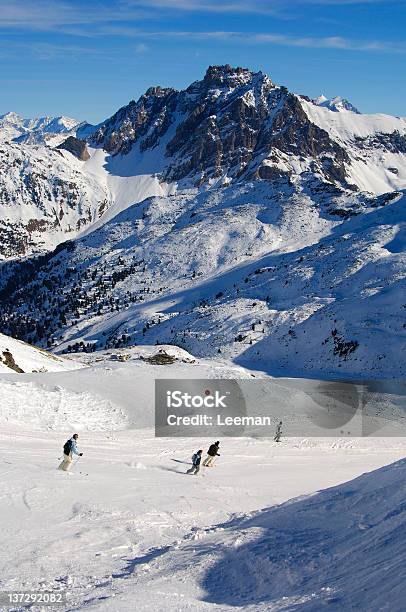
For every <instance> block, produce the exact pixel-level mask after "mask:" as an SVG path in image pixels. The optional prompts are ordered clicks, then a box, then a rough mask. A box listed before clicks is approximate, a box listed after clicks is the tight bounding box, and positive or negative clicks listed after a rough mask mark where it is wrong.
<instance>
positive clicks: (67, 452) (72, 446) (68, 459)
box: [58, 433, 83, 472]
mask: <svg viewBox="0 0 406 612" xmlns="http://www.w3.org/2000/svg"><path fill="white" fill-rule="evenodd" d="M78 438H79V436H78V434H76V433H75V434H73V436H72V437H71V438H70V439H69V440H67V441H66V442H65V444H64V445H63V461H62V462H61V464H60V465H59V467H58V470H63V471H64V472H69V470H70V467H71V465H72V456H73V455H78V457H82V456H83V453H79V451H78V448H77V446H76V442H77V439H78Z"/></svg>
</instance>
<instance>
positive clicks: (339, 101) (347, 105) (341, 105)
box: [313, 94, 361, 115]
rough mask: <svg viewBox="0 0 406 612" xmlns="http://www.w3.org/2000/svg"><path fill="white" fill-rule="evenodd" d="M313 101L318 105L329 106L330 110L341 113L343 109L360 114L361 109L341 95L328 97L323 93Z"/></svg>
mask: <svg viewBox="0 0 406 612" xmlns="http://www.w3.org/2000/svg"><path fill="white" fill-rule="evenodd" d="M313 102H314V103H315V104H316V105H317V106H324V107H325V108H329V109H330V110H332V111H334V112H336V113H340V112H342V111H351V112H352V113H356V114H357V115H360V114H361V113H360V111H359V110H358V109H357V108H356V107H355V106H354V105H353V104H351V102H349V101H348V100H346V99H345V98H342V97H341V96H336V97H335V98H330V99H328V98H326V96H324V95H323V94H322V95H321V96H318V97H317V98H315V99H314V100H313Z"/></svg>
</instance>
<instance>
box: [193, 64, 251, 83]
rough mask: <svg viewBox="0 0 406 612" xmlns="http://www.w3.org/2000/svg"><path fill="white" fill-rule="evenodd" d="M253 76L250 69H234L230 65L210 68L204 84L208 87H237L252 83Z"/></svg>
mask: <svg viewBox="0 0 406 612" xmlns="http://www.w3.org/2000/svg"><path fill="white" fill-rule="evenodd" d="M253 74H254V73H253V72H251V70H249V69H248V68H241V67H237V68H233V67H232V66H230V64H225V65H224V66H209V67H208V69H207V71H206V74H205V75H204V78H203V83H204V84H205V85H206V86H208V87H237V86H238V85H242V84H244V83H248V82H249V81H251V80H252V77H253Z"/></svg>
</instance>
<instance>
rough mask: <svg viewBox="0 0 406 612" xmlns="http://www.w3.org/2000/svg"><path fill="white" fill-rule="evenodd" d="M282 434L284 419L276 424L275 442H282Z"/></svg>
mask: <svg viewBox="0 0 406 612" xmlns="http://www.w3.org/2000/svg"><path fill="white" fill-rule="evenodd" d="M281 436H282V421H280V422H279V423H278V425H277V426H276V432H275V437H274V441H275V442H280V441H281Z"/></svg>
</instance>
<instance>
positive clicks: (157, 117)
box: [79, 65, 350, 188]
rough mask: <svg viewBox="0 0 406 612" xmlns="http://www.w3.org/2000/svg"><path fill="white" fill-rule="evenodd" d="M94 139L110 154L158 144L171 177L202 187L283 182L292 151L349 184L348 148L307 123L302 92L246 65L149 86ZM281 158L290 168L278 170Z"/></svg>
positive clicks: (329, 176)
mask: <svg viewBox="0 0 406 612" xmlns="http://www.w3.org/2000/svg"><path fill="white" fill-rule="evenodd" d="M79 134H80V132H79ZM89 140H90V142H91V143H92V144H93V145H96V146H102V147H103V148H104V149H105V150H106V151H107V152H109V153H112V154H118V153H121V154H126V153H128V152H129V151H130V150H131V149H132V147H133V146H134V145H135V144H138V145H139V150H140V152H142V153H144V152H146V151H147V150H151V149H153V148H154V147H157V146H158V145H160V146H161V147H163V154H164V155H165V157H166V165H165V169H164V170H163V171H162V174H161V178H162V179H163V180H165V181H182V180H184V179H187V180H188V182H191V183H192V184H193V185H196V186H199V185H202V184H204V183H207V182H210V181H213V180H219V179H221V180H223V181H224V182H225V184H228V183H230V182H231V181H235V180H238V179H240V178H242V177H244V178H248V179H249V178H264V179H266V180H274V179H275V178H276V179H279V178H280V177H281V176H285V177H288V176H289V175H290V174H291V171H292V167H291V165H290V164H289V162H288V164H287V165H286V161H287V157H286V156H288V157H295V158H297V159H298V160H299V161H303V158H304V157H306V158H307V161H308V162H309V160H312V161H313V162H314V166H313V171H317V172H318V173H319V175H320V177H321V179H322V180H325V181H327V182H330V183H338V184H339V185H340V186H342V187H345V188H348V187H350V185H349V184H348V180H347V176H346V163H348V161H349V160H348V156H347V154H346V152H345V150H344V149H343V148H341V147H340V146H339V145H338V144H337V143H336V142H334V141H333V140H332V139H331V138H330V136H329V134H328V133H327V132H325V131H324V130H323V129H321V128H319V127H317V126H316V125H314V124H313V123H312V122H311V121H310V120H309V118H308V117H307V115H306V114H305V112H304V111H303V108H302V106H301V104H300V100H299V98H298V97H297V96H296V95H294V94H292V93H290V92H289V91H288V90H287V89H286V88H284V87H278V86H276V85H274V84H273V83H272V81H271V80H270V79H269V78H268V77H267V76H266V75H264V74H263V73H262V72H258V73H253V72H250V71H249V70H248V69H246V68H231V66H229V65H225V66H210V67H209V68H208V70H207V72H206V74H205V76H204V78H203V79H202V80H201V81H196V82H195V83H192V85H190V86H189V87H188V88H187V89H186V90H184V91H175V90H173V89H162V88H160V87H153V88H150V89H148V91H147V92H146V93H145V94H144V95H143V96H141V98H140V99H139V100H138V102H134V101H132V102H130V104H128V106H125V107H123V108H121V109H120V110H119V111H118V112H117V113H116V114H115V115H113V116H112V117H111V118H110V119H108V120H107V121H106V122H104V123H102V124H101V125H100V126H98V128H97V130H96V131H95V132H94V133H93V134H92V135H91V136H90V137H89ZM272 160H274V161H272ZM281 160H282V161H283V163H284V164H285V166H286V167H285V168H281V167H276V166H278V164H279V166H280V161H281ZM272 165H274V166H275V167H274V168H272ZM303 169H305V168H303ZM307 169H308V170H309V169H310V167H308V168H307Z"/></svg>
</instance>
